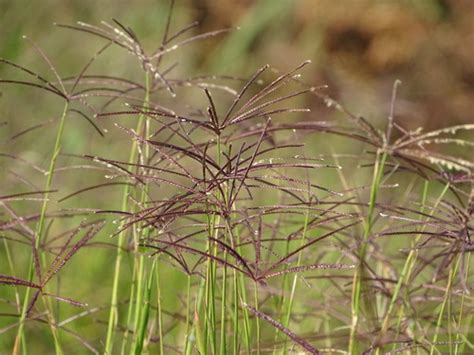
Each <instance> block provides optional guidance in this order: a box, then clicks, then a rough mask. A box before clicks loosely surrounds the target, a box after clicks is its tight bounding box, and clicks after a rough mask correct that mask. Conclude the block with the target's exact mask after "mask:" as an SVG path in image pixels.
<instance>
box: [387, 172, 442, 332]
mask: <svg viewBox="0 0 474 355" xmlns="http://www.w3.org/2000/svg"><path fill="white" fill-rule="evenodd" d="M428 186H429V182H428V181H425V183H424V186H423V192H422V198H421V200H422V207H421V212H423V211H424V207H423V206H424V204H425V202H426V199H427V196H428ZM449 186H450V185H449V183H448V184H446V185H445V186H444V188H443V190H442V191H441V193H440V195H439V197H438V199H437V201H436V202H435V204H434V207H433V209H432V211H431V213H430V214H429V215H430V216H431V215H433V213H434V211H435V210H436V208H437V206H438V205H439V204H440V202H441V200H442V199H443V197H444V195H445V194H446V192H447V191H448V190H449ZM420 218H421V217H420ZM425 228H426V227H425V226H423V227H422V229H421V232H423V231H424V230H425ZM421 237H422V234H419V235H417V237H416V238H415V240H414V241H413V243H412V244H411V246H412V248H411V250H410V252H409V253H408V256H407V258H406V260H405V264H404V265H403V268H402V272H401V274H400V276H399V278H398V282H397V284H396V285H395V289H394V291H393V294H392V298H391V300H390V303H389V306H388V309H387V311H386V313H385V316H384V319H383V321H382V328H381V335H383V334H385V333H386V332H387V330H388V327H389V321H390V315H391V314H392V312H393V308H394V307H395V304H396V301H397V299H398V295H399V293H400V291H401V288H402V285H404V284H405V283H406V280H408V279H409V278H410V275H411V272H412V270H413V267H414V266H415V263H416V260H417V257H418V250H417V249H416V248H415V247H414V246H415V245H416V244H418V242H419V240H420V238H421ZM403 307H404V306H403V304H402V305H401V308H400V314H399V317H398V325H400V321H401V317H402V314H403ZM397 328H399V327H397Z"/></svg>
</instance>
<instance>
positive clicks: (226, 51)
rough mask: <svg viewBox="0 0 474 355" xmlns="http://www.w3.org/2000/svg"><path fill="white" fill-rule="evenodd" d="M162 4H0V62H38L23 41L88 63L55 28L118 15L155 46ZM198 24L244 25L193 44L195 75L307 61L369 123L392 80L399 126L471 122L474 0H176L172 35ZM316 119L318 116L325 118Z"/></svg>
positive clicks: (312, 77)
mask: <svg viewBox="0 0 474 355" xmlns="http://www.w3.org/2000/svg"><path fill="white" fill-rule="evenodd" d="M168 7H169V1H167V0H159V1H148V0H146V1H145V0H141V1H90V0H87V1H84V0H69V1H25V0H18V1H6V0H0V30H1V33H2V40H1V41H0V56H1V57H6V58H8V59H11V60H13V61H20V62H22V63H25V61H26V62H29V60H30V61H31V62H35V61H38V58H35V59H29V57H30V56H31V55H33V54H32V53H31V51H30V52H28V53H25V52H26V51H28V50H29V49H28V45H27V44H25V43H24V41H23V40H22V39H21V35H22V34H27V35H29V36H30V37H32V38H34V39H35V41H36V42H37V43H39V44H40V45H41V46H42V47H43V48H45V50H46V51H47V52H48V53H49V54H50V56H51V57H52V58H54V60H55V63H57V64H58V66H60V67H61V66H62V67H64V68H65V71H66V72H67V71H68V70H67V66H68V64H67V63H61V62H60V61H61V58H67V54H70V55H71V56H72V57H73V58H77V59H78V60H77V61H78V62H79V60H80V59H81V58H80V57H81V56H83V57H84V60H83V61H85V60H86V59H85V58H88V56H89V55H90V54H91V53H92V50H88V48H87V44H85V43H77V42H74V40H77V38H78V37H77V35H75V34H72V33H70V32H67V31H64V30H61V29H55V28H54V27H53V26H52V23H53V22H61V23H75V22H76V21H78V20H80V21H85V22H90V23H96V24H98V23H99V22H100V21H101V20H107V21H110V20H111V19H112V18H117V19H119V20H120V21H122V22H123V23H125V24H127V25H129V26H131V27H132V28H134V29H135V31H136V32H137V33H138V34H139V35H140V36H141V37H142V38H143V39H144V41H145V43H147V42H148V43H149V44H150V45H152V46H154V44H155V43H156V42H157V41H158V40H159V39H160V38H161V37H160V36H161V31H162V28H163V23H164V20H165V17H166V12H167V9H168ZM194 20H198V21H200V22H201V25H200V26H199V28H198V31H199V32H203V31H208V30H213V29H219V28H223V27H229V26H234V27H237V26H238V27H240V30H239V31H234V32H232V33H230V34H228V35H222V36H218V37H216V38H213V39H211V40H208V41H205V42H200V43H199V44H196V45H194V46H193V48H192V53H193V55H195V56H194V57H193V58H192V59H190V60H188V61H190V63H191V64H190V65H192V66H194V68H193V70H195V71H197V72H202V73H217V74H239V75H241V76H245V75H248V74H250V73H251V72H253V71H254V70H255V69H256V68H258V67H260V66H261V65H262V64H265V63H269V64H271V65H272V66H273V67H276V68H279V69H280V70H282V71H283V70H287V69H289V68H291V67H293V66H295V65H297V64H299V63H300V62H302V61H303V60H306V59H311V60H312V61H313V64H312V65H311V66H310V67H309V69H306V70H305V73H304V74H305V80H306V81H308V82H310V83H311V84H314V85H322V84H327V85H329V89H328V90H329V91H328V92H329V93H330V94H331V95H333V96H335V97H336V98H337V99H338V100H340V101H342V102H343V103H344V104H345V105H346V106H347V107H349V108H350V109H352V110H353V111H354V112H356V113H360V114H363V115H365V116H366V117H367V118H368V119H370V120H372V121H374V122H376V121H380V122H383V121H382V120H383V119H384V118H385V117H386V113H387V111H388V107H389V101H390V95H391V88H392V84H393V82H394V80H395V79H400V80H401V81H402V82H403V85H402V87H401V90H400V95H399V100H398V106H397V112H398V117H397V121H398V122H399V123H400V124H401V125H402V126H404V127H405V128H409V129H416V128H417V127H419V126H423V127H424V128H425V129H427V130H428V129H433V128H435V127H442V126H446V125H452V124H458V123H468V122H474V117H473V115H472V103H473V102H474V59H473V58H474V1H470V0H398V1H397V0H392V1H388V0H387V1H370V0H341V1H332V0H295V1H290V0H261V1H251V0H241V1H236V0H199V1H190V0H186V1H185V0H177V1H176V8H175V12H174V25H175V26H176V27H175V28H178V27H179V26H180V25H183V24H186V23H189V22H192V21H194ZM71 39H73V41H72V42H71ZM71 44H72V45H73V46H74V47H75V48H72V49H71V48H69V47H71ZM63 54H64V55H63ZM69 62H71V61H69ZM72 62H75V60H74V61H72ZM72 64H74V63H72ZM3 71H4V68H1V67H0V75H1V74H2V72H3ZM2 90H4V89H2ZM310 105H311V106H313V108H318V107H322V104H321V103H319V102H311V103H310ZM326 114H327V113H326ZM315 115H318V119H321V118H322V119H324V117H320V116H321V115H324V112H323V111H318V110H316V113H315Z"/></svg>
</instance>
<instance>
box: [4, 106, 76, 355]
mask: <svg viewBox="0 0 474 355" xmlns="http://www.w3.org/2000/svg"><path fill="white" fill-rule="evenodd" d="M68 109H69V100H67V101H66V103H65V104H64V109H63V112H62V114H61V117H60V120H59V127H58V131H57V133H56V140H55V142H54V148H53V154H52V156H51V160H50V163H49V169H48V173H47V174H48V175H47V178H46V184H45V191H50V190H51V186H52V184H53V175H54V168H55V167H56V162H57V159H58V156H59V153H60V151H61V141H62V137H63V131H64V123H65V121H66V115H67V111H68ZM48 196H49V192H46V193H45V194H44V200H43V204H42V206H41V213H40V216H39V220H38V224H37V225H36V230H35V237H36V239H35V248H36V250H38V251H39V247H40V246H41V240H42V239H43V229H44V223H45V217H46V209H47V207H48ZM33 276H34V262H33V256H32V257H31V258H30V264H29V271H28V279H29V280H32V279H33ZM29 298H30V288H29V287H27V288H26V291H25V298H24V301H23V307H22V310H21V315H20V324H19V326H18V332H17V335H16V338H15V344H14V347H13V354H14V355H17V354H19V352H20V342H22V344H24V324H25V320H26V312H27V310H28V305H29ZM48 314H49V311H48ZM50 327H51V332H52V334H53V338H54V345H55V349H56V353H58V354H62V350H61V346H60V344H59V338H58V336H59V335H58V334H57V329H56V326H55V324H50ZM26 351H27V350H26V348H25V347H24V348H23V354H26Z"/></svg>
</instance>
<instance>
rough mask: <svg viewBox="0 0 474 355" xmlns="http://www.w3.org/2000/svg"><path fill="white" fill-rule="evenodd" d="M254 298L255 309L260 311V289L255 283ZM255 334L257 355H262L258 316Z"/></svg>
mask: <svg viewBox="0 0 474 355" xmlns="http://www.w3.org/2000/svg"><path fill="white" fill-rule="evenodd" d="M253 297H254V302H255V309H256V310H257V311H258V310H259V306H258V288H257V283H256V282H254V289H253ZM255 333H256V334H255V336H256V340H257V355H260V318H259V317H257V316H255Z"/></svg>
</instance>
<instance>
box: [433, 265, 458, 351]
mask: <svg viewBox="0 0 474 355" xmlns="http://www.w3.org/2000/svg"><path fill="white" fill-rule="evenodd" d="M460 261H461V257H460V256H458V257H457V260H456V261H455V262H454V263H453V266H452V267H451V269H450V270H449V277H448V284H447V285H446V292H445V293H444V298H443V303H442V304H441V309H440V310H439V314H438V321H437V322H436V329H435V333H434V335H433V339H432V340H431V349H430V355H433V354H434V353H435V350H436V342H437V341H438V336H439V330H440V328H441V323H442V321H443V317H444V310H445V308H446V304H447V303H448V302H450V299H451V287H452V285H453V280H454V278H455V275H456V273H457V270H458V267H459V263H460ZM448 322H449V323H450V322H451V320H450V319H448Z"/></svg>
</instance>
